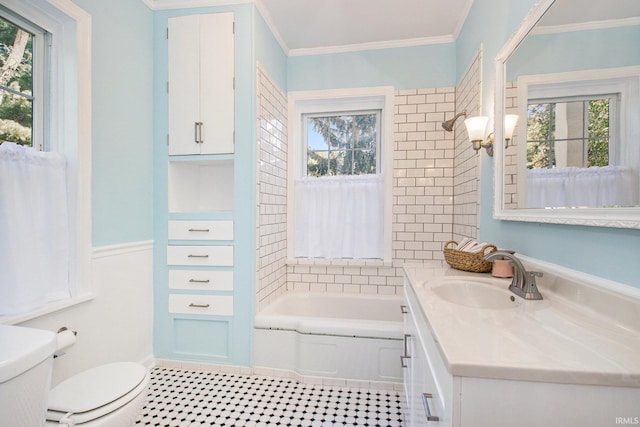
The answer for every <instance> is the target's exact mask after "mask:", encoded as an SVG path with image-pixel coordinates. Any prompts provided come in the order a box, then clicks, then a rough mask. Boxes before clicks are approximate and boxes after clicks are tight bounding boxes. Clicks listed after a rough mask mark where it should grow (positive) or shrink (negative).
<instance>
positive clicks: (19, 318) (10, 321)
mask: <svg viewBox="0 0 640 427" xmlns="http://www.w3.org/2000/svg"><path fill="white" fill-rule="evenodd" d="M95 297H96V296H95V294H93V293H91V292H87V293H85V294H82V295H79V296H76V297H73V298H70V299H67V300H64V301H56V302H52V303H50V304H47V305H45V306H44V307H41V308H39V309H37V310H34V311H31V312H29V313H22V314H14V315H11V316H0V324H3V325H15V324H18V323H22V322H26V321H27V320H32V319H36V318H38V317H42V316H45V315H47V314H51V313H55V312H56V311H60V310H64V309H66V308H69V307H73V306H75V305H78V304H82V303H84V302H87V301H91V300H93V299H94V298H95Z"/></svg>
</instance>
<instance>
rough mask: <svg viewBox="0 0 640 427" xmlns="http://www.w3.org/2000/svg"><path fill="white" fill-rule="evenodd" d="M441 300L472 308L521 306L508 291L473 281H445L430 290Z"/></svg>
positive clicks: (497, 308)
mask: <svg viewBox="0 0 640 427" xmlns="http://www.w3.org/2000/svg"><path fill="white" fill-rule="evenodd" d="M431 290H432V291H433V293H435V294H436V295H437V296H438V297H440V298H442V299H443V300H445V301H447V302H450V303H453V304H458V305H463V306H466V307H474V308H487V309H494V310H499V309H509V308H516V307H518V306H519V305H520V304H522V299H521V298H519V297H517V296H515V295H514V294H513V293H511V292H510V291H509V290H508V289H501V288H498V287H496V286H494V285H490V284H486V283H482V282H476V281H473V280H445V281H440V282H438V284H436V285H435V286H433V287H432V288H431Z"/></svg>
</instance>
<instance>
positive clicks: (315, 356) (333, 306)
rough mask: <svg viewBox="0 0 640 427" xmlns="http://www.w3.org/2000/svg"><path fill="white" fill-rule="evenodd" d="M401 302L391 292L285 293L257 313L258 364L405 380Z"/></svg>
mask: <svg viewBox="0 0 640 427" xmlns="http://www.w3.org/2000/svg"><path fill="white" fill-rule="evenodd" d="M401 304H402V298H401V297H396V296H386V295H385V296H381V295H361V294H341V293H295V292H294V293H287V294H284V295H283V296H281V297H279V298H278V299H277V300H276V301H274V302H273V303H271V304H269V305H268V306H267V307H266V308H264V309H263V310H262V311H260V312H259V313H258V314H257V315H256V318H255V323H254V325H255V330H254V366H256V367H266V368H273V369H279V370H288V371H294V372H296V373H298V374H300V375H303V376H311V377H331V378H345V379H355V380H366V381H376V382H380V381H382V382H401V381H402V368H401V367H400V355H401V354H402V336H403V335H402V334H403V330H402V313H401V311H400V305H401Z"/></svg>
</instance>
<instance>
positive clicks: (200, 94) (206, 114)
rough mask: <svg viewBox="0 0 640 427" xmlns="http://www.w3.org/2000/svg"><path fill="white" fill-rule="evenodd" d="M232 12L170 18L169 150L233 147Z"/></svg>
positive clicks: (187, 151) (211, 150) (212, 151)
mask: <svg viewBox="0 0 640 427" xmlns="http://www.w3.org/2000/svg"><path fill="white" fill-rule="evenodd" d="M233 19H234V18H233V13H211V14H203V15H188V16H178V17H172V18H169V20H168V21H169V22H168V30H167V39H168V45H169V54H168V68H169V82H168V84H167V91H168V97H169V136H168V143H169V154H170V155H184V154H220V153H233V151H234V85H235V83H234V21H233Z"/></svg>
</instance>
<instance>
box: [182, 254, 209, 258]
mask: <svg viewBox="0 0 640 427" xmlns="http://www.w3.org/2000/svg"><path fill="white" fill-rule="evenodd" d="M187 257H188V258H209V255H208V254H204V255H194V254H189V255H187Z"/></svg>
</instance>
